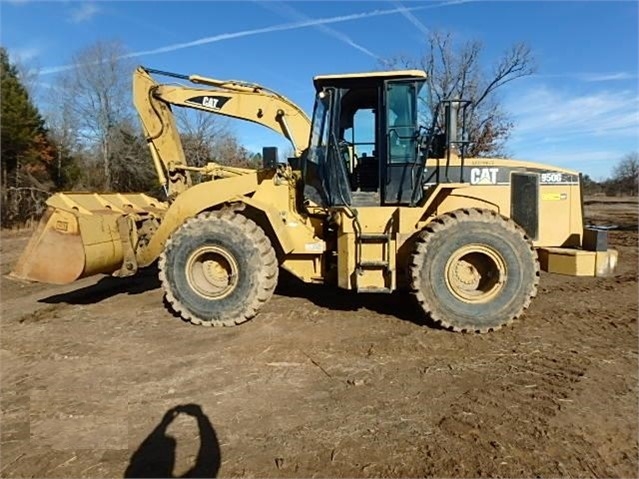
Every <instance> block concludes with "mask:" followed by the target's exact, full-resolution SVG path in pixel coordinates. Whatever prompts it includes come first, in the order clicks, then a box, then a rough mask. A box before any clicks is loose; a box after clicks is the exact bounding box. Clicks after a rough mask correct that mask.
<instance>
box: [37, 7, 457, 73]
mask: <svg viewBox="0 0 639 479" xmlns="http://www.w3.org/2000/svg"><path fill="white" fill-rule="evenodd" d="M447 5H449V3H448V2H444V3H440V4H436V5H424V6H419V7H410V8H406V7H404V10H405V11H414V10H421V9H424V8H433V7H435V6H447ZM397 13H401V9H399V8H393V9H388V10H373V11H370V12H362V13H352V14H349V15H340V16H337V17H326V18H315V19H308V20H303V21H299V22H291V23H282V24H279V25H273V26H270V27H263V28H254V29H251V30H242V31H239V32H232V33H221V34H219V35H213V36H210V37H204V38H199V39H197V40H193V41H190V42H184V43H174V44H172V45H167V46H165V47H160V48H154V49H152V50H142V51H139V52H132V53H127V54H126V55H122V56H121V57H119V58H135V57H141V56H146V55H157V54H159V53H168V52H174V51H177V50H182V49H185V48H191V47H196V46H199V45H207V44H209V43H217V42H222V41H225V40H231V39H233V38H241V37H248V36H252V35H260V34H263V33H272V32H281V31H286V30H296V29H300V28H307V27H315V26H318V25H329V24H332V23H341V22H348V21H353V20H361V19H364V18H371V17H381V16H384V15H394V14H397ZM361 48H363V47H361ZM369 53H372V52H369ZM373 55H374V54H373ZM74 67H75V65H61V66H57V67H48V68H43V69H42V70H41V71H40V75H49V74H51V73H59V72H63V71H67V70H71V69H73V68H74Z"/></svg>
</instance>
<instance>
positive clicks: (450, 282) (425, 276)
mask: <svg viewBox="0 0 639 479" xmlns="http://www.w3.org/2000/svg"><path fill="white" fill-rule="evenodd" d="M410 278H411V287H412V289H413V291H414V294H415V296H416V297H417V300H418V302H419V304H420V305H421V307H422V309H423V310H424V311H425V312H426V313H427V314H429V315H430V317H431V318H432V319H433V320H434V321H435V322H436V323H439V324H440V325H442V326H443V327H444V328H447V329H451V330H453V331H464V332H466V331H475V332H478V333H485V332H488V331H492V330H497V329H499V328H501V327H502V326H504V325H506V324H509V323H511V322H512V321H513V320H514V319H516V318H517V317H519V316H520V315H521V314H522V313H523V312H524V310H525V309H526V308H527V307H528V306H529V305H530V302H531V300H532V298H533V297H534V296H535V295H536V294H537V285H538V284H539V262H538V261H537V253H536V251H535V250H534V248H533V245H532V242H531V241H530V239H529V238H528V237H527V236H526V234H525V232H524V231H523V229H522V228H520V227H519V226H518V225H517V224H516V223H515V222H514V221H512V220H510V219H507V218H504V217H502V216H501V215H499V214H497V213H496V212H494V211H491V210H482V209H477V208H468V209H462V210H456V211H453V212H451V213H448V214H445V215H442V216H440V217H439V218H436V219H434V220H433V221H431V222H430V223H429V224H428V226H427V227H426V228H425V229H424V231H422V233H421V234H420V236H419V238H418V240H417V242H416V245H415V250H414V253H413V256H412V259H411V265H410Z"/></svg>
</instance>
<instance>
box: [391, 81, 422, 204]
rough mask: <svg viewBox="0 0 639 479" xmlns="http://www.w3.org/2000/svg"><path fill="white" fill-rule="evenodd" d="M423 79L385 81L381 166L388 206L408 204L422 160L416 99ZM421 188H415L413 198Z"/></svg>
mask: <svg viewBox="0 0 639 479" xmlns="http://www.w3.org/2000/svg"><path fill="white" fill-rule="evenodd" d="M423 84H424V81H423V80H421V81H416V80H387V81H385V82H384V92H383V103H384V110H383V111H384V112H385V115H384V118H383V121H382V124H383V125H384V126H383V129H384V133H385V134H384V136H383V138H384V140H385V141H384V143H385V145H384V147H385V154H384V155H383V156H382V158H385V159H386V161H385V166H382V195H383V196H382V197H383V203H384V204H387V205H400V204H409V203H411V196H412V193H413V189H414V187H415V183H416V182H417V181H418V179H419V177H420V174H421V168H422V166H423V165H422V162H421V161H420V158H419V156H418V155H419V142H418V114H417V109H418V108H417V107H418V105H417V98H418V94H419V92H420V90H421V88H422V86H423ZM421 194H422V191H421V188H418V191H416V198H415V201H419V199H420V198H421V196H420V195H421Z"/></svg>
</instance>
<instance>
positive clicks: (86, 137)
mask: <svg viewBox="0 0 639 479" xmlns="http://www.w3.org/2000/svg"><path fill="white" fill-rule="evenodd" d="M124 55H125V50H124V48H123V47H122V46H121V45H120V44H119V43H117V42H97V43H95V44H93V45H91V46H89V47H87V48H85V49H83V50H81V51H80V52H78V53H77V54H75V55H74V56H73V59H72V63H73V65H74V67H73V69H71V70H70V71H69V72H67V73H65V74H63V75H62V76H61V78H60V81H59V83H58V85H57V88H56V94H57V95H58V98H59V101H60V108H61V110H62V111H63V112H64V114H65V115H66V118H65V120H64V123H66V124H67V125H73V127H72V128H73V130H75V131H76V132H77V134H78V139H77V141H78V142H79V143H81V144H82V145H83V146H85V147H95V146H97V147H98V148H99V152H100V159H101V163H102V173H103V175H104V187H105V188H106V189H110V188H111V165H110V162H111V159H112V155H111V154H110V148H111V140H112V137H113V134H114V132H115V130H116V126H117V125H118V124H120V123H121V122H123V121H127V120H128V119H129V118H130V116H131V111H132V110H131V93H130V91H131V72H132V70H133V66H132V65H131V64H130V63H128V62H127V61H126V60H123V58H124ZM65 128H66V127H65Z"/></svg>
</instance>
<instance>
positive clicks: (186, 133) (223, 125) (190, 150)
mask: <svg viewBox="0 0 639 479" xmlns="http://www.w3.org/2000/svg"><path fill="white" fill-rule="evenodd" d="M174 113H175V117H176V120H177V126H178V129H179V130H180V136H181V139H182V147H183V148H184V155H185V156H186V159H187V161H188V162H189V164H191V165H193V166H203V165H205V164H206V163H207V162H209V161H213V158H214V157H215V146H216V145H217V144H219V143H220V142H221V141H223V140H224V139H225V138H228V137H229V136H232V133H231V130H230V128H229V124H228V121H226V120H225V119H223V118H221V117H220V116H219V115H215V114H213V113H208V112H204V111H198V110H190V109H187V108H175V109H174Z"/></svg>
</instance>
